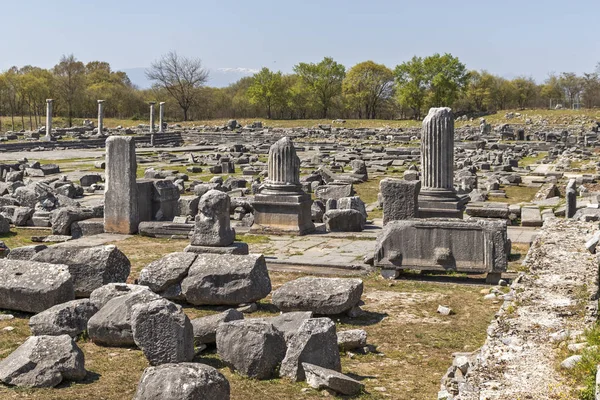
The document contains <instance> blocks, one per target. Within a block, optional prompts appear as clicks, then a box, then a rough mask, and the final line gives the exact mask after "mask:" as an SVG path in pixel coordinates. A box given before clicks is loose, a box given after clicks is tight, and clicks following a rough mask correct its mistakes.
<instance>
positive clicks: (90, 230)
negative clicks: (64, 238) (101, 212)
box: [71, 218, 104, 239]
mask: <svg viewBox="0 0 600 400" xmlns="http://www.w3.org/2000/svg"><path fill="white" fill-rule="evenodd" d="M101 233H104V220H103V219H102V218H90V219H87V220H84V221H76V222H73V223H72V224H71V236H73V239H78V238H80V237H83V236H92V235H99V234H101Z"/></svg>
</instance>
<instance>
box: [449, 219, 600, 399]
mask: <svg viewBox="0 0 600 400" xmlns="http://www.w3.org/2000/svg"><path fill="white" fill-rule="evenodd" d="M597 231H598V225H597V224H592V223H586V222H578V221H573V220H563V219H556V218H552V219H549V220H548V221H546V222H545V223H544V226H543V228H542V230H541V232H540V234H539V235H538V237H537V239H536V240H535V242H534V243H533V245H532V247H531V249H530V250H529V253H528V254H527V257H526V259H525V260H524V265H526V266H527V267H529V272H528V273H524V274H521V275H520V276H519V277H518V278H517V279H515V280H514V282H513V283H512V285H511V286H510V291H509V292H508V293H507V294H504V295H502V296H501V298H503V299H504V303H503V304H502V307H501V308H500V310H499V311H498V313H497V314H496V318H495V319H494V320H493V321H492V323H491V324H490V326H489V327H488V330H487V339H486V341H485V344H484V345H483V346H482V347H481V349H479V350H478V351H477V352H475V353H468V354H467V353H461V354H455V355H454V360H453V363H452V366H451V367H450V368H449V369H448V372H447V373H446V375H445V376H444V377H443V378H442V385H441V390H440V393H439V395H438V399H446V400H451V399H452V400H458V399H461V400H464V399H469V400H475V399H489V400H493V399H548V398H570V396H568V397H563V396H564V395H565V394H569V393H571V391H572V389H573V388H572V387H571V385H572V383H571V382H570V381H569V379H568V378H566V377H565V375H563V374H562V373H561V372H560V371H559V370H558V369H557V366H558V365H559V364H560V363H561V361H563V360H561V359H560V358H559V347H562V346H564V345H568V344H575V343H579V342H581V341H582V340H583V338H582V337H581V335H582V333H583V331H584V330H585V329H586V328H588V327H590V326H591V325H592V324H593V323H594V322H595V321H596V318H597V307H598V303H597V300H596V299H597V295H598V281H597V280H598V266H599V262H598V261H599V260H598V257H597V256H595V255H591V254H590V253H589V251H588V250H587V249H586V241H587V240H589V239H590V238H591V237H593V236H594V233H595V232H597ZM563 342H564V343H563ZM578 346H580V347H585V346H586V344H582V345H578ZM573 348H577V346H573Z"/></svg>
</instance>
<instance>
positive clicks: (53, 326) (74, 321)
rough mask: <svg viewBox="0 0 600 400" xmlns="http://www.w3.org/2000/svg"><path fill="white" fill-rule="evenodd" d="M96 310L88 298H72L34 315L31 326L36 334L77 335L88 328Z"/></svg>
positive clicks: (30, 320)
mask: <svg viewBox="0 0 600 400" xmlns="http://www.w3.org/2000/svg"><path fill="white" fill-rule="evenodd" d="M96 312H98V308H97V307H96V306H95V305H94V304H93V303H92V302H90V301H89V300H88V299H80V300H71V301H68V302H66V303H62V304H57V305H55V306H54V307H50V308H49V309H47V310H45V311H42V312H41V313H39V314H36V315H34V316H33V317H31V319H29V328H30V329H31V333H32V334H33V335H35V336H41V335H51V336H58V335H69V336H71V337H77V335H79V334H80V333H82V332H83V331H85V330H86V329H87V323H88V320H89V319H90V318H91V317H92V315H94V314H95V313H96Z"/></svg>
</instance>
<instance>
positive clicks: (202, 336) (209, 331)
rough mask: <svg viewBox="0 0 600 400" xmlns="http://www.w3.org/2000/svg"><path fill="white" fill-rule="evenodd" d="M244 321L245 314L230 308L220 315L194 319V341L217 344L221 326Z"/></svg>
mask: <svg viewBox="0 0 600 400" xmlns="http://www.w3.org/2000/svg"><path fill="white" fill-rule="evenodd" d="M240 319H244V314H243V313H241V312H240V311H238V310H236V309H234V308H230V309H229V310H227V311H224V312H222V313H219V314H214V315H209V316H206V317H201V318H196V319H193V320H192V321H191V322H192V328H193V329H194V340H195V341H196V343H205V344H209V343H215V342H216V341H217V328H218V327H219V325H220V324H222V323H225V322H230V321H238V320H240Z"/></svg>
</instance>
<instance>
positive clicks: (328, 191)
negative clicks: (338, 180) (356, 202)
mask: <svg viewBox="0 0 600 400" xmlns="http://www.w3.org/2000/svg"><path fill="white" fill-rule="evenodd" d="M315 196H317V197H318V198H319V199H321V200H328V199H334V200H338V199H341V198H342V197H352V196H354V189H353V187H352V185H351V184H349V185H322V186H319V187H318V188H316V189H315Z"/></svg>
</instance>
